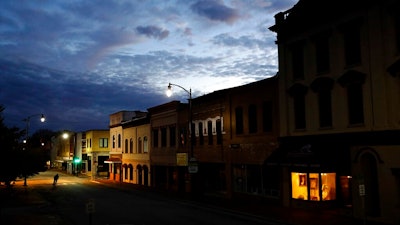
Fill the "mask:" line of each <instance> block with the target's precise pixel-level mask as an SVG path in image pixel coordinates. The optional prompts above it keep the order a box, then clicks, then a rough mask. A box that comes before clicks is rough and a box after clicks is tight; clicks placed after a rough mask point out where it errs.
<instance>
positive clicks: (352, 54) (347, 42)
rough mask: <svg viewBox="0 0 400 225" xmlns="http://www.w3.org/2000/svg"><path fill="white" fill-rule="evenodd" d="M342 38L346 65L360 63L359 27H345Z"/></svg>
mask: <svg viewBox="0 0 400 225" xmlns="http://www.w3.org/2000/svg"><path fill="white" fill-rule="evenodd" d="M343 38H344V51H345V63H346V66H351V65H354V64H359V63H361V39H360V29H359V28H358V27H355V26H352V27H351V28H348V29H346V30H345V31H344V34H343Z"/></svg>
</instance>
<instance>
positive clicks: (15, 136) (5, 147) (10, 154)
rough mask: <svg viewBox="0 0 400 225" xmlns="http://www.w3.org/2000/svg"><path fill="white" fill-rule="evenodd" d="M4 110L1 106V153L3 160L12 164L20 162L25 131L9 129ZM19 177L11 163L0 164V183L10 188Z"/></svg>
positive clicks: (14, 128) (15, 128)
mask: <svg viewBox="0 0 400 225" xmlns="http://www.w3.org/2000/svg"><path fill="white" fill-rule="evenodd" d="M4 110H5V108H4V106H3V105H0V143H1V150H0V151H1V155H2V156H3V160H5V161H9V162H12V161H15V160H18V152H19V151H18V150H19V149H20V147H21V146H20V144H19V140H20V138H21V137H22V136H23V131H20V130H19V129H18V128H17V127H12V128H8V127H7V126H6V125H5V124H4V118H3V111H4ZM18 175H19V171H18V170H14V169H12V167H10V163H0V182H4V183H5V184H6V185H7V186H10V184H11V181H13V180H15V179H16V178H17V177H18Z"/></svg>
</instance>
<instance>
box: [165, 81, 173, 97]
mask: <svg viewBox="0 0 400 225" xmlns="http://www.w3.org/2000/svg"><path fill="white" fill-rule="evenodd" d="M166 94H167V97H171V95H172V87H171V84H168V89H167V92H166Z"/></svg>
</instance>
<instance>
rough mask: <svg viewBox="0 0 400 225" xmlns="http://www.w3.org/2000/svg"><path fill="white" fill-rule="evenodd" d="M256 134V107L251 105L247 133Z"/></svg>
mask: <svg viewBox="0 0 400 225" xmlns="http://www.w3.org/2000/svg"><path fill="white" fill-rule="evenodd" d="M256 132H257V106H256V105H254V104H251V105H250V106H249V133H256Z"/></svg>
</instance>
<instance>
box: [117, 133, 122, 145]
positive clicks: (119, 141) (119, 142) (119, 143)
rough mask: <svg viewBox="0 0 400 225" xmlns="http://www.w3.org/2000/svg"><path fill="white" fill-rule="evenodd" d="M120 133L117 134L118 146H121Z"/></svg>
mask: <svg viewBox="0 0 400 225" xmlns="http://www.w3.org/2000/svg"><path fill="white" fill-rule="evenodd" d="M121 142H122V140H121V134H118V148H121Z"/></svg>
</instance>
